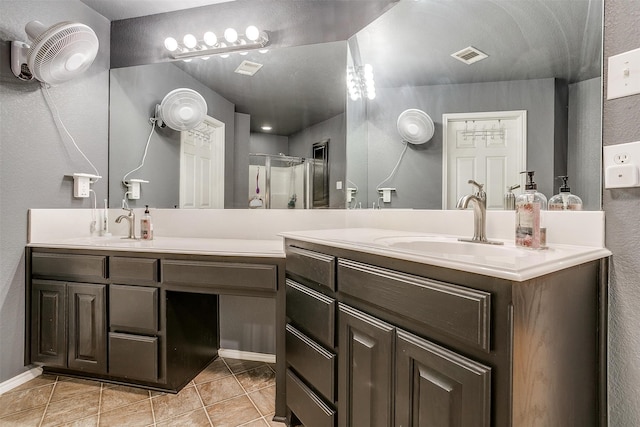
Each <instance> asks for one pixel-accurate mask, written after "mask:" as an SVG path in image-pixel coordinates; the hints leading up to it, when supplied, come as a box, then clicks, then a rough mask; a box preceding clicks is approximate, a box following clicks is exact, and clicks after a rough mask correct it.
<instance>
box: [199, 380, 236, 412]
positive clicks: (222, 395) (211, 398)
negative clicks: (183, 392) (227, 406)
mask: <svg viewBox="0 0 640 427" xmlns="http://www.w3.org/2000/svg"><path fill="white" fill-rule="evenodd" d="M196 387H197V388H198V392H199V393H200V397H201V398H202V401H203V402H204V405H205V406H208V405H212V404H214V403H217V402H220V401H222V400H226V399H230V398H232V397H236V396H240V395H241V394H244V391H243V390H242V387H240V384H238V381H236V379H235V378H234V377H232V376H231V377H225V378H221V379H219V380H215V381H210V382H208V383H204V384H198V385H197V386H196Z"/></svg>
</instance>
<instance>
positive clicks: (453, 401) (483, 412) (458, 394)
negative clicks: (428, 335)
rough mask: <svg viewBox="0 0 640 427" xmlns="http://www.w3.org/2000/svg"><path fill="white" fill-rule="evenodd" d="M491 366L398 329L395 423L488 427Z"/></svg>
mask: <svg viewBox="0 0 640 427" xmlns="http://www.w3.org/2000/svg"><path fill="white" fill-rule="evenodd" d="M490 412H491V368H489V367H487V366H484V365H481V364H479V363H477V362H474V361H472V360H470V359H467V358H466V357H463V356H460V355H459V354H456V353H454V352H452V351H450V350H447V349H445V348H442V347H440V346H438V345H435V344H433V343H431V342H429V341H427V340H424V339H422V338H420V337H417V336H415V335H412V334H410V333H408V332H404V331H401V330H398V331H397V332H396V411H395V413H396V415H395V418H396V423H395V425H396V426H398V427H453V426H455V427H489V425H490V418H491V417H490Z"/></svg>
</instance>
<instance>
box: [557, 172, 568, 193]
mask: <svg viewBox="0 0 640 427" xmlns="http://www.w3.org/2000/svg"><path fill="white" fill-rule="evenodd" d="M558 178H560V179H561V180H562V185H561V186H560V192H561V193H570V192H571V188H569V184H567V181H568V180H569V177H568V176H567V175H561V176H559V177H558Z"/></svg>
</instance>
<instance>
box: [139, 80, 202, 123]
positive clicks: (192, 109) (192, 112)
mask: <svg viewBox="0 0 640 427" xmlns="http://www.w3.org/2000/svg"><path fill="white" fill-rule="evenodd" d="M206 115H207V102H206V101H205V100H204V98H203V97H202V95H200V94H199V93H198V92H196V91H195V90H193V89H187V88H178V89H174V90H172V91H171V92H169V93H168V94H167V95H166V96H165V97H164V98H163V99H162V102H161V103H160V104H158V105H156V109H155V117H153V118H152V119H151V120H152V121H154V122H155V123H156V124H157V125H158V126H159V127H165V126H168V127H170V128H171V129H173V130H177V131H187V130H191V129H194V128H195V127H196V126H198V125H199V124H200V123H202V121H203V120H204V118H205V116H206Z"/></svg>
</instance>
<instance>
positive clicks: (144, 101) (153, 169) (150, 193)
mask: <svg viewBox="0 0 640 427" xmlns="http://www.w3.org/2000/svg"><path fill="white" fill-rule="evenodd" d="M151 76H153V78H151ZM179 87H187V88H190V89H194V90H196V91H198V92H199V93H200V94H201V95H202V96H203V97H204V98H205V100H206V101H207V114H208V115H209V116H211V117H213V118H215V119H218V120H220V121H221V122H223V123H224V124H225V175H226V176H228V177H233V176H234V161H235V158H234V150H235V146H236V144H235V106H234V104H232V103H231V102H229V101H228V100H226V99H225V98H223V97H222V96H220V95H218V94H217V93H216V92H214V91H212V90H211V89H209V88H208V87H206V86H205V85H203V84H202V83H200V82H198V81H197V80H195V79H194V78H193V77H191V76H190V75H188V74H187V73H185V72H184V71H182V70H181V69H180V68H178V67H176V66H175V65H174V64H172V63H165V64H154V65H140V66H137V67H127V68H118V69H115V70H112V71H111V95H110V96H111V106H112V108H111V112H110V114H111V117H110V124H109V128H110V147H109V190H110V191H111V194H110V195H109V196H110V197H109V205H110V206H111V207H112V208H117V207H120V206H121V201H122V197H123V195H124V191H125V190H124V186H123V185H122V183H121V180H122V177H123V176H124V175H125V174H126V173H127V172H129V171H131V170H132V169H135V168H136V167H138V165H139V164H140V162H141V160H142V156H143V153H144V147H145V144H146V143H147V139H148V138H149V133H150V131H151V125H150V123H149V117H151V115H152V114H153V110H154V108H155V105H156V104H159V103H160V102H161V101H162V98H164V96H165V95H166V94H167V93H169V92H170V91H172V90H173V89H176V88H179ZM116 106H117V108H116ZM128 178H141V179H145V180H148V181H149V183H148V184H142V194H141V197H140V199H139V200H129V201H128V203H129V206H131V207H144V205H149V206H151V207H156V208H172V207H174V206H176V205H179V201H180V199H179V190H180V188H179V186H180V133H179V132H176V131H174V130H171V129H169V128H164V129H158V128H157V127H156V131H155V132H154V134H153V135H152V137H151V142H150V144H149V149H148V152H147V158H146V161H145V165H144V166H143V167H142V168H141V169H140V170H138V171H136V172H134V173H133V174H131V175H129V177H128ZM233 200H234V181H233V179H226V180H225V183H224V205H225V207H231V206H232V204H233Z"/></svg>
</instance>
